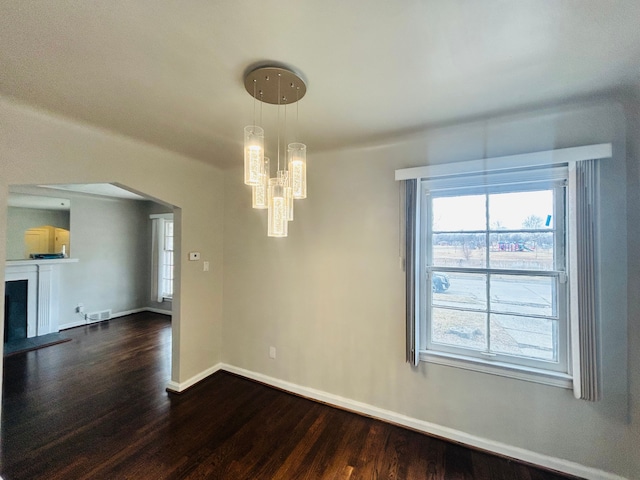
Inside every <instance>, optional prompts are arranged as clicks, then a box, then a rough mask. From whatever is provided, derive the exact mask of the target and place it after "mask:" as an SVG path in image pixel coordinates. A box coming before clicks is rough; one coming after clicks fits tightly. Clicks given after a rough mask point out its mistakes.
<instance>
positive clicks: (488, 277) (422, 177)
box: [396, 144, 612, 401]
mask: <svg viewBox="0 0 640 480" xmlns="http://www.w3.org/2000/svg"><path fill="white" fill-rule="evenodd" d="M611 155H612V148H611V145H610V144H601V145H589V146H585V147H574V148H566V149H562V150H552V151H547V152H537V153H531V154H523V155H515V156H511V157H499V158H489V159H483V160H477V161H470V162H460V163H453V164H441V165H434V166H427V167H416V168H407V169H403V170H397V171H396V180H403V181H404V183H403V185H404V192H405V195H404V198H405V203H404V204H405V215H404V216H403V220H404V225H403V226H402V229H401V230H402V232H404V234H405V242H403V244H404V255H403V257H404V262H403V265H405V269H406V315H407V319H406V322H407V323H406V325H407V361H408V362H409V363H411V364H413V365H417V364H418V362H420V361H426V362H431V363H439V364H444V365H449V366H453V367H458V368H466V369H471V370H478V371H482V372H485V373H490V374H496V375H502V376H507V377H512V378H518V379H522V380H528V381H534V382H540V383H545V384H549V385H555V386H561V387H565V388H572V389H573V390H574V395H575V396H576V398H582V399H585V400H590V401H595V400H598V399H599V398H600V395H601V393H600V392H601V379H600V377H599V371H600V366H599V362H600V356H599V355H600V353H599V338H598V337H599V326H598V318H597V317H598V310H597V308H596V307H597V302H598V295H599V287H598V278H597V276H596V273H595V272H596V271H597V270H598V249H597V248H596V240H597V238H598V234H597V226H598V213H597V212H598V198H597V192H598V181H599V180H598V179H599V173H598V172H599V167H598V161H597V160H598V159H604V158H610V157H611Z"/></svg>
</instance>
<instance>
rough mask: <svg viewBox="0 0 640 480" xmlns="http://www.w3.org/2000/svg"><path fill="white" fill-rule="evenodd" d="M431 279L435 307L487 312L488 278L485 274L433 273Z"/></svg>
mask: <svg viewBox="0 0 640 480" xmlns="http://www.w3.org/2000/svg"><path fill="white" fill-rule="evenodd" d="M431 278H432V280H431V284H432V285H431V286H432V290H433V294H432V304H433V305H435V306H441V307H442V306H447V307H455V308H465V309H473V310H480V311H483V312H486V310H487V276H486V275H485V274H482V273H478V274H476V273H446V274H445V273H443V272H432V274H431ZM443 287H446V288H443Z"/></svg>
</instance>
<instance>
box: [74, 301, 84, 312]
mask: <svg viewBox="0 0 640 480" xmlns="http://www.w3.org/2000/svg"><path fill="white" fill-rule="evenodd" d="M76 313H84V304H82V303H79V304H78V306H77V307H76Z"/></svg>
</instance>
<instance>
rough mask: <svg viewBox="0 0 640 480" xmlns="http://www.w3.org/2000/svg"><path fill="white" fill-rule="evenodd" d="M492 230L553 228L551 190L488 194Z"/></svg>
mask: <svg viewBox="0 0 640 480" xmlns="http://www.w3.org/2000/svg"><path fill="white" fill-rule="evenodd" d="M489 226H490V227H491V229H492V230H501V229H507V230H521V229H522V230H530V229H539V228H548V229H552V228H553V190H540V191H534V192H511V193H496V194H492V195H489Z"/></svg>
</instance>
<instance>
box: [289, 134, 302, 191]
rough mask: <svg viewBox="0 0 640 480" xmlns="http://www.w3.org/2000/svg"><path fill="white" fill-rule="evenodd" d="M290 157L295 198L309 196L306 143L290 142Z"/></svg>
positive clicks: (290, 171)
mask: <svg viewBox="0 0 640 480" xmlns="http://www.w3.org/2000/svg"><path fill="white" fill-rule="evenodd" d="M288 157H289V177H290V184H291V188H292V190H293V198H295V199H301V198H307V146H306V145H305V144H304V143H290V144H289V148H288Z"/></svg>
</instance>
